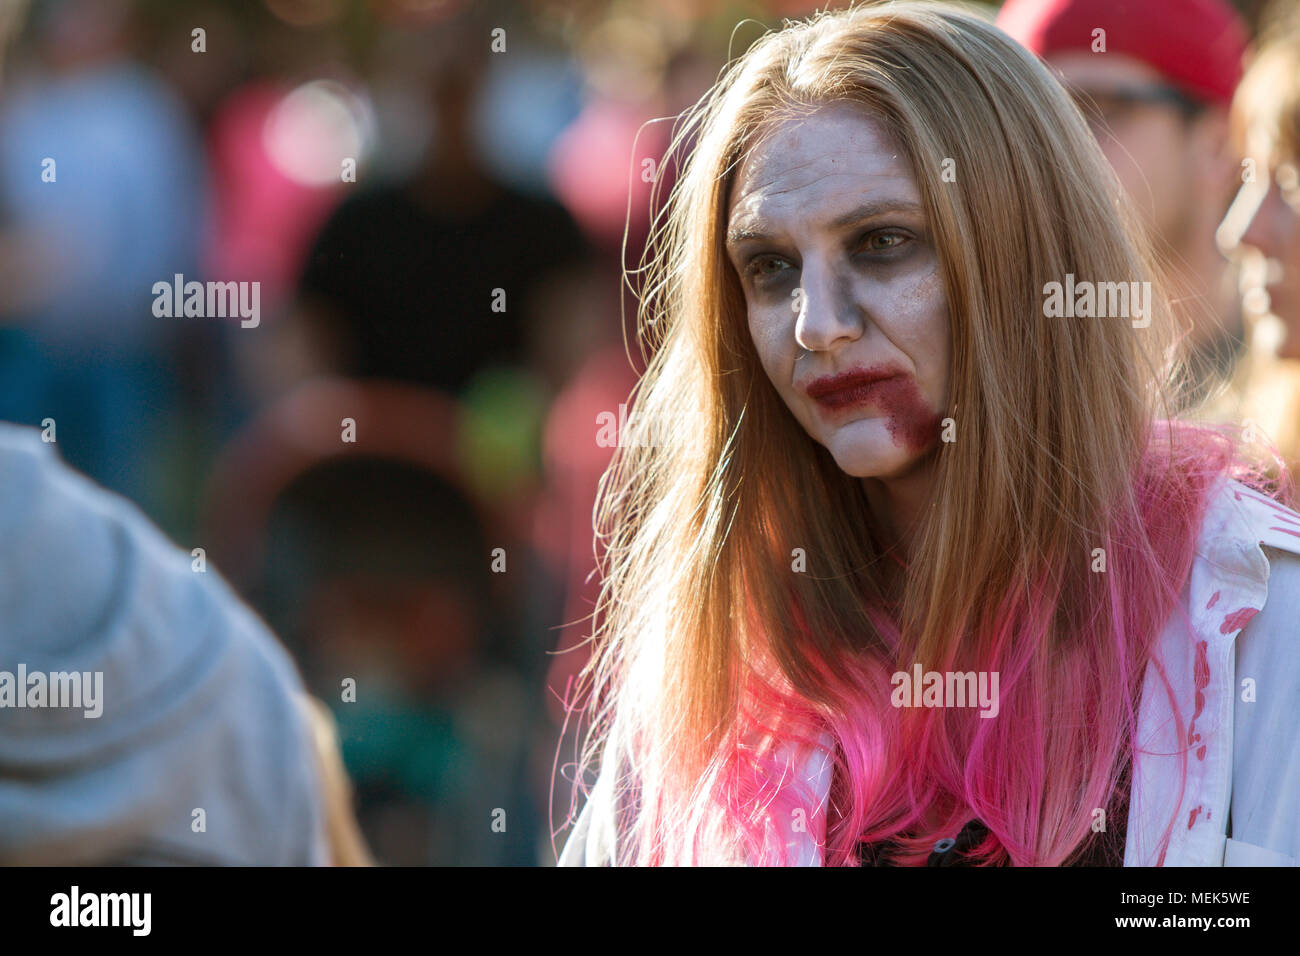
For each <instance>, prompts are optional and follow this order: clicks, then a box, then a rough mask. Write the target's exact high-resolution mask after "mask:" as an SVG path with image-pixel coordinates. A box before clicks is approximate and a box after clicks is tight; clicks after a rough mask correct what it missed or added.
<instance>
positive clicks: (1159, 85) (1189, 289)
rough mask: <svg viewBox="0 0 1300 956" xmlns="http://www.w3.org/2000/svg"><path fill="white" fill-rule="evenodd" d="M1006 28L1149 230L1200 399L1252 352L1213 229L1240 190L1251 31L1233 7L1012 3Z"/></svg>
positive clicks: (1100, 0) (1187, 394) (1192, 398)
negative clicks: (1230, 144)
mask: <svg viewBox="0 0 1300 956" xmlns="http://www.w3.org/2000/svg"><path fill="white" fill-rule="evenodd" d="M997 25H998V26H999V27H1000V28H1001V29H1002V30H1004V31H1005V32H1006V33H1008V34H1009V35H1010V36H1011V37H1012V38H1013V39H1015V40H1017V41H1019V42H1020V43H1021V44H1022V45H1023V46H1025V47H1026V48H1028V49H1029V50H1031V51H1032V52H1034V53H1036V54H1038V55H1039V56H1040V57H1042V58H1043V59H1045V60H1046V61H1047V63H1048V65H1049V66H1050V67H1051V68H1052V69H1053V70H1054V71H1055V72H1056V73H1057V74H1058V76H1059V77H1060V79H1061V82H1062V84H1063V85H1064V86H1065V87H1066V89H1067V90H1069V91H1070V93H1071V95H1072V96H1073V97H1074V98H1075V100H1076V101H1077V102H1078V104H1079V107H1080V109H1081V110H1082V111H1083V114H1084V116H1085V117H1087V118H1088V120H1089V122H1090V124H1091V125H1092V127H1093V132H1094V134H1095V135H1096V137H1097V139H1098V141H1099V143H1100V144H1101V147H1102V151H1103V152H1104V153H1105V154H1106V158H1107V159H1108V160H1109V161H1110V163H1111V166H1112V167H1113V168H1114V170H1115V172H1116V173H1117V174H1118V176H1119V179H1120V182H1121V183H1122V184H1123V186H1124V190H1125V192H1126V193H1127V194H1128V196H1129V199H1130V200H1131V201H1132V202H1133V204H1134V207H1135V209H1136V210H1137V211H1138V212H1139V214H1140V216H1141V219H1142V221H1143V223H1144V224H1145V226H1146V227H1147V229H1148V230H1149V232H1150V235H1151V239H1152V241H1153V242H1154V243H1155V245H1156V251H1157V255H1158V256H1159V257H1160V259H1161V263H1162V268H1163V269H1164V271H1165V275H1166V279H1167V281H1168V282H1169V285H1170V294H1171V297H1172V298H1173V300H1174V304H1175V308H1176V309H1177V314H1178V317H1179V320H1180V321H1181V322H1182V323H1183V324H1184V326H1185V327H1186V328H1187V330H1188V333H1189V334H1188V339H1187V342H1186V345H1185V347H1186V362H1187V376H1188V377H1187V382H1186V385H1185V388H1184V396H1183V400H1184V401H1186V402H1187V403H1188V405H1194V404H1197V403H1199V402H1201V401H1202V400H1204V399H1205V398H1206V397H1207V396H1209V395H1210V394H1211V393H1212V392H1213V391H1214V390H1215V388H1217V387H1219V386H1221V385H1222V384H1223V383H1224V382H1225V381H1226V380H1227V379H1228V378H1229V377H1230V376H1231V374H1232V370H1233V367H1234V365H1235V363H1236V362H1237V361H1238V360H1239V359H1240V357H1241V355H1242V352H1243V336H1244V331H1243V325H1242V316H1241V309H1240V304H1239V298H1238V295H1237V286H1236V277H1235V275H1234V274H1233V272H1232V270H1231V269H1230V268H1229V265H1228V262H1227V260H1226V259H1225V258H1224V256H1223V255H1222V253H1221V252H1220V250H1219V248H1218V246H1217V245H1216V243H1215V231H1216V229H1217V228H1218V225H1219V222H1220V220H1221V219H1222V218H1223V214H1224V212H1225V211H1226V210H1227V208H1228V206H1229V204H1230V203H1231V201H1232V197H1233V194H1234V192H1235V190H1236V188H1237V186H1238V184H1239V179H1238V174H1239V172H1240V167H1239V165H1238V164H1237V158H1236V157H1235V156H1234V155H1232V154H1231V152H1230V150H1229V149H1228V148H1227V147H1226V145H1225V144H1226V143H1227V139H1228V137H1227V129H1228V127H1227V117H1228V107H1229V105H1230V103H1231V101H1232V94H1233V91H1234V89H1235V88H1236V86H1237V82H1238V80H1239V79H1240V76H1241V70H1242V57H1243V55H1244V54H1245V51H1246V43H1247V39H1248V36H1247V32H1246V28H1245V26H1244V25H1243V24H1242V22H1241V20H1240V18H1239V17H1238V15H1237V13H1236V12H1235V11H1234V10H1233V8H1232V7H1230V6H1229V5H1228V4H1227V3H1226V2H1224V0H1007V3H1005V4H1004V5H1003V7H1002V8H1001V10H1000V11H999V13H998V15H997Z"/></svg>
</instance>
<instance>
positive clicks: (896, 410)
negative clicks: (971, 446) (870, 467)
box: [804, 366, 942, 452]
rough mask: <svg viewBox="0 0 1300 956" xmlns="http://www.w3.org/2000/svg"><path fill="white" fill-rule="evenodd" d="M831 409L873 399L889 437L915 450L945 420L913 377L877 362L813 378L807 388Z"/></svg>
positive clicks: (921, 447)
mask: <svg viewBox="0 0 1300 956" xmlns="http://www.w3.org/2000/svg"><path fill="white" fill-rule="evenodd" d="M804 390H805V392H806V393H807V394H808V397H809V398H811V399H813V400H814V401H815V402H817V404H818V405H820V406H822V408H824V409H826V410H827V411H828V412H839V411H843V410H845V409H849V408H854V407H856V406H858V405H864V404H866V403H868V402H871V403H873V404H874V405H875V406H876V407H877V408H879V409H880V411H881V412H882V413H883V414H884V416H885V420H886V421H885V424H886V427H887V428H888V429H889V437H890V438H892V439H893V440H894V442H895V443H896V444H899V445H902V446H904V447H906V448H910V449H912V450H913V451H918V452H919V451H923V450H924V449H925V448H927V447H929V445H930V444H931V442H933V441H934V439H935V438H936V437H937V436H938V433H939V427H940V424H941V422H942V419H941V418H940V416H938V415H936V414H935V413H934V412H933V411H932V410H931V409H930V407H929V406H928V405H927V404H926V402H925V399H924V398H922V397H921V392H920V390H919V389H918V388H917V387H916V382H915V381H913V380H912V377H911V376H909V375H906V374H904V373H902V372H900V371H898V370H897V369H893V368H888V367H885V366H875V367H872V368H866V369H851V370H850V371H847V372H841V373H840V374H839V375H827V376H825V377H823V378H819V379H814V380H813V381H812V382H810V383H809V384H808V385H807V386H806V388H805V389H804Z"/></svg>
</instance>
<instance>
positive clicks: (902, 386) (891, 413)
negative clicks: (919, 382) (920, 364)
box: [875, 375, 942, 453]
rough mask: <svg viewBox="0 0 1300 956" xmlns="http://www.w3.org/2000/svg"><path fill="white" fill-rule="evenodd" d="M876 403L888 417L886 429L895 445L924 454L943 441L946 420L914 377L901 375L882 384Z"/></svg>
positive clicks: (878, 386) (877, 389)
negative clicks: (923, 394) (935, 441)
mask: <svg viewBox="0 0 1300 956" xmlns="http://www.w3.org/2000/svg"><path fill="white" fill-rule="evenodd" d="M875 400H876V404H877V405H878V406H879V407H880V410H881V411H882V412H883V413H884V414H885V427H886V428H888V429H889V437H890V438H892V439H893V440H894V444H896V445H901V446H903V447H904V448H906V449H908V450H909V451H912V452H917V453H920V452H922V451H925V449H926V448H928V447H929V446H930V445H931V444H932V443H933V442H934V440H935V439H936V438H938V437H939V427H940V425H941V423H942V418H941V417H940V416H939V415H937V414H935V412H934V411H933V410H931V408H930V406H929V405H927V404H926V401H925V399H924V398H923V397H922V396H921V391H920V389H918V388H917V387H916V382H915V381H914V380H913V379H912V378H911V376H907V375H898V376H895V377H894V378H889V379H886V380H885V381H883V382H880V383H878V384H877V385H876V393H875Z"/></svg>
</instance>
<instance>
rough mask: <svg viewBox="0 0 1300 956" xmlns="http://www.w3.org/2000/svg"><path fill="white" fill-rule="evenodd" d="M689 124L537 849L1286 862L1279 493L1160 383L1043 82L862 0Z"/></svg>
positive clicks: (983, 37) (1131, 258)
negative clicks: (566, 743) (560, 762)
mask: <svg viewBox="0 0 1300 956" xmlns="http://www.w3.org/2000/svg"><path fill="white" fill-rule="evenodd" d="M688 142H689V143H691V144H692V145H691V148H690V151H689V156H688V159H687V162H686V164H685V166H684V169H683V171H682V174H681V176H680V178H679V180H678V182H677V185H676V186H675V187H674V189H673V192H672V194H671V196H670V197H669V200H668V215H667V218H666V220H665V222H664V224H663V227H662V229H661V230H660V231H659V233H658V234H657V235H656V236H655V237H654V240H653V243H652V246H651V249H650V253H649V261H648V282H647V285H646V294H645V296H644V299H643V303H642V314H641V316H640V319H641V329H642V335H643V346H644V347H645V349H646V351H647V352H648V353H650V358H649V367H648V372H647V374H646V375H645V376H644V377H643V379H642V380H641V381H640V382H639V384H638V386H637V388H636V390H635V392H634V399H635V402H634V409H635V414H634V415H633V416H632V417H631V423H630V425H629V430H630V432H631V434H630V435H629V436H627V437H626V438H625V439H624V440H623V441H621V442H620V448H619V451H618V453H617V456H616V458H615V460H614V463H613V465H612V466H611V468H610V470H609V472H608V473H607V474H606V476H605V480H604V482H603V484H602V489H601V496H600V501H599V520H598V524H597V529H596V530H597V532H598V534H599V536H600V537H601V539H602V544H603V546H604V553H603V555H602V564H601V570H602V573H603V578H604V586H603V592H602V595H601V601H600V603H599V605H598V608H597V612H596V622H597V626H596V629H595V632H594V634H593V638H592V641H593V648H592V650H593V658H592V662H591V664H590V665H589V666H588V668H587V670H586V671H585V672H584V687H583V690H584V691H585V693H584V694H583V695H581V699H582V700H583V701H585V703H583V704H582V705H581V708H582V709H581V711H580V712H579V713H578V714H577V716H578V717H580V719H582V720H583V721H584V724H583V726H584V729H585V730H586V732H587V734H586V745H585V747H584V748H583V751H582V753H581V755H580V759H579V760H578V766H577V768H576V771H577V772H576V775H575V776H576V781H577V782H576V784H575V796H576V799H575V801H574V810H578V809H579V806H578V805H579V801H580V800H581V798H583V797H585V798H586V800H585V805H583V806H581V811H580V814H579V815H578V816H577V817H576V822H575V824H574V826H573V828H572V830H571V831H570V832H569V833H568V834H567V842H566V844H565V847H564V850H563V853H562V855H561V858H560V862H561V863H562V864H576V865H581V864H587V865H597V864H651V865H654V864H670V865H671V864H694V863H707V864H717V863H749V864H759V865H762V864H812V865H819V864H827V865H926V864H928V865H952V864H954V863H955V864H961V865H1008V864H1009V865H1121V864H1123V865H1176V864H1201V865H1204V864H1209V865H1219V864H1225V865H1234V864H1252V863H1266V862H1270V863H1277V862H1291V861H1292V860H1293V859H1294V857H1295V855H1296V853H1297V851H1298V850H1300V847H1298V846H1297V840H1300V833H1297V831H1296V828H1295V826H1294V821H1295V819H1296V818H1297V817H1296V811H1297V807H1298V806H1300V803H1298V801H1300V767H1297V766H1296V762H1295V761H1293V760H1292V761H1288V760H1287V759H1285V758H1286V757H1287V756H1288V755H1290V754H1293V753H1295V752H1296V747H1297V743H1298V741H1297V729H1296V725H1295V721H1294V719H1293V718H1292V716H1291V715H1292V714H1293V708H1294V703H1295V700H1296V695H1297V688H1300V667H1298V666H1297V661H1298V660H1300V649H1297V647H1296V644H1295V641H1294V639H1293V636H1292V634H1291V632H1290V630H1289V628H1290V627H1292V625H1293V621H1294V619H1295V615H1296V613H1297V612H1300V515H1297V514H1296V513H1295V512H1294V511H1292V510H1290V509H1289V508H1288V507H1287V506H1286V504H1285V503H1284V502H1287V501H1289V500H1290V498H1289V495H1290V490H1289V488H1288V487H1286V486H1285V485H1282V484H1279V482H1277V481H1274V480H1272V479H1270V478H1269V477H1268V476H1269V475H1270V474H1271V472H1269V471H1268V467H1269V463H1268V462H1259V463H1256V462H1253V461H1252V460H1250V459H1248V457H1247V451H1248V450H1249V449H1247V448H1244V447H1239V443H1238V441H1237V437H1238V436H1237V435H1236V433H1235V432H1234V431H1228V430H1219V429H1215V428H1213V427H1210V426H1208V425H1201V424H1197V423H1194V422H1187V421H1181V420H1179V419H1178V418H1177V416H1176V415H1174V414H1172V413H1171V411H1170V408H1169V402H1168V398H1167V397H1168V396H1169V395H1170V394H1171V392H1172V387H1173V383H1174V382H1176V380H1177V375H1178V374H1179V370H1180V365H1179V362H1178V352H1177V351H1176V349H1175V348H1174V346H1175V345H1176V343H1177V338H1178V332H1179V331H1180V330H1179V329H1177V328H1176V327H1175V323H1174V320H1173V318H1172V317H1171V313H1170V310H1169V306H1168V303H1167V300H1166V299H1165V298H1164V297H1163V296H1162V295H1161V293H1160V290H1159V286H1158V283H1157V280H1156V278H1155V270H1154V269H1153V268H1152V263H1151V257H1150V254H1149V252H1148V250H1147V249H1146V248H1145V246H1144V245H1143V243H1142V240H1141V239H1140V232H1139V229H1138V227H1137V226H1136V225H1135V223H1134V218H1133V216H1132V215H1131V214H1130V211H1129V210H1128V209H1127V207H1126V206H1125V204H1124V202H1123V199H1122V192H1121V191H1120V188H1119V185H1118V183H1117V181H1116V180H1115V177H1114V175H1113V173H1112V172H1111V171H1110V168H1109V166H1108V165H1107V163H1106V160H1105V158H1104V157H1103V155H1102V154H1101V152H1100V151H1099V148H1098V147H1097V145H1096V143H1095V141H1094V140H1093V137H1092V136H1091V134H1090V132H1089V129H1088V126H1087V123H1086V122H1085V120H1084V118H1083V117H1082V116H1081V115H1080V113H1079V111H1078V109H1077V108H1076V107H1075V106H1074V104H1073V103H1072V101H1071V100H1070V98H1069V96H1068V95H1067V94H1066V93H1065V92H1064V91H1063V90H1062V88H1061V87H1060V86H1059V84H1058V83H1057V82H1056V81H1055V80H1054V79H1053V78H1052V77H1051V76H1050V74H1049V73H1048V72H1047V70H1046V69H1045V68H1044V67H1043V66H1042V65H1041V64H1040V63H1039V62H1038V61H1037V60H1036V59H1035V58H1034V57H1033V56H1032V55H1030V54H1029V53H1027V52H1026V51H1024V50H1023V49H1021V48H1020V47H1018V46H1017V45H1015V44H1014V43H1013V42H1012V41H1011V40H1009V39H1008V38H1007V37H1006V36H1005V35H1003V34H1002V33H1000V32H999V31H998V30H996V29H995V28H994V27H993V26H991V25H989V24H988V23H986V22H985V21H984V20H982V19H980V18H979V17H977V16H975V15H972V14H968V13H965V12H962V11H959V10H957V9H955V8H953V7H950V6H931V5H927V4H913V3H902V4H894V5H890V6H886V7H878V6H873V7H869V8H856V9H851V10H847V11H840V12H835V13H826V14H821V15H818V16H816V17H813V18H811V19H809V20H807V21H802V22H798V23H794V24H790V25H787V27H786V28H785V29H783V30H780V31H778V32H773V33H770V34H768V35H766V36H765V37H763V38H762V39H761V40H759V41H758V42H757V43H755V44H754V45H753V46H752V47H751V48H750V49H749V50H748V52H746V53H745V54H744V55H743V56H741V57H740V58H739V59H738V60H737V61H736V62H734V63H733V64H732V65H731V66H730V67H729V68H728V69H727V70H726V71H725V72H724V74H723V76H722V78H721V79H720V81H719V82H718V84H717V85H716V87H715V88H714V89H713V90H711V91H710V92H709V93H708V94H707V95H706V96H705V97H704V98H703V99H702V100H701V102H700V103H699V104H698V105H697V106H696V107H695V108H694V109H693V110H691V111H690V112H689V113H688V115H687V117H686V122H684V123H683V124H682V125H681V126H680V127H679V129H678V144H679V145H680V144H684V143H688ZM1147 282H1150V283H1152V286H1153V287H1154V288H1155V293H1154V294H1153V295H1152V296H1151V297H1150V311H1149V313H1148V314H1146V315H1138V314H1137V311H1136V310H1133V309H1132V308H1129V309H1125V308H1123V307H1122V304H1121V307H1120V308H1118V309H1117V308H1115V300H1114V297H1113V296H1112V300H1111V308H1109V309H1104V308H1096V306H1097V304H1098V302H1099V300H1100V299H1101V295H1100V294H1099V295H1097V296H1095V297H1094V295H1093V291H1095V290H1103V289H1107V288H1109V289H1112V290H1114V289H1117V288H1118V287H1119V285H1118V284H1124V285H1125V286H1126V287H1130V288H1131V287H1132V285H1131V284H1132V283H1137V284H1138V285H1139V286H1140V287H1142V288H1147V289H1150V288H1152V286H1143V285H1142V284H1143V283H1147ZM1062 283H1065V284H1067V285H1069V287H1070V288H1072V289H1078V290H1083V289H1085V288H1086V289H1088V290H1089V291H1088V292H1087V294H1086V295H1085V293H1084V292H1082V291H1080V292H1079V293H1078V295H1079V299H1078V301H1077V302H1076V303H1075V304H1076V305H1077V306H1078V308H1075V309H1071V310H1069V311H1068V312H1067V313H1066V314H1065V316H1063V315H1062V314H1060V312H1059V310H1057V309H1054V308H1048V307H1047V306H1046V304H1045V302H1046V300H1047V299H1048V298H1049V296H1048V290H1049V289H1053V288H1054V289H1056V291H1057V294H1058V295H1059V290H1060V288H1061V284H1062ZM1089 302H1091V303H1092V306H1090V307H1089V306H1088V303H1089ZM1130 305H1131V303H1130ZM1066 316H1069V317H1066ZM977 689H978V690H977ZM1247 691H1249V692H1247ZM988 692H991V693H992V697H993V698H995V699H992V700H990V699H987V693H988ZM977 704H978V706H977ZM1230 817H1231V819H1229V818H1230Z"/></svg>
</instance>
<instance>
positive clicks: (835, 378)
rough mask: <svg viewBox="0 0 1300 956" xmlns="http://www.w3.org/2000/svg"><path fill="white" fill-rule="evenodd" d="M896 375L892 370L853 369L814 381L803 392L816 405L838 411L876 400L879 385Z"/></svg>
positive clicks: (878, 393)
mask: <svg viewBox="0 0 1300 956" xmlns="http://www.w3.org/2000/svg"><path fill="white" fill-rule="evenodd" d="M898 375H899V373H898V372H897V371H895V370H893V369H854V370H853V371H849V372H841V373H840V374H839V375H827V376H825V377H824V378H819V379H815V380H814V381H813V382H811V383H810V384H809V385H808V387H807V388H806V389H805V391H806V392H807V393H808V397H809V398H811V399H812V400H813V401H815V402H817V404H818V405H821V406H823V407H824V408H827V409H830V410H832V411H838V410H840V409H844V408H853V407H854V406H857V405H865V404H866V403H867V402H870V401H874V400H876V399H877V398H878V396H879V395H880V384H881V383H882V382H887V381H889V380H890V379H894V378H897V377H898Z"/></svg>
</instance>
